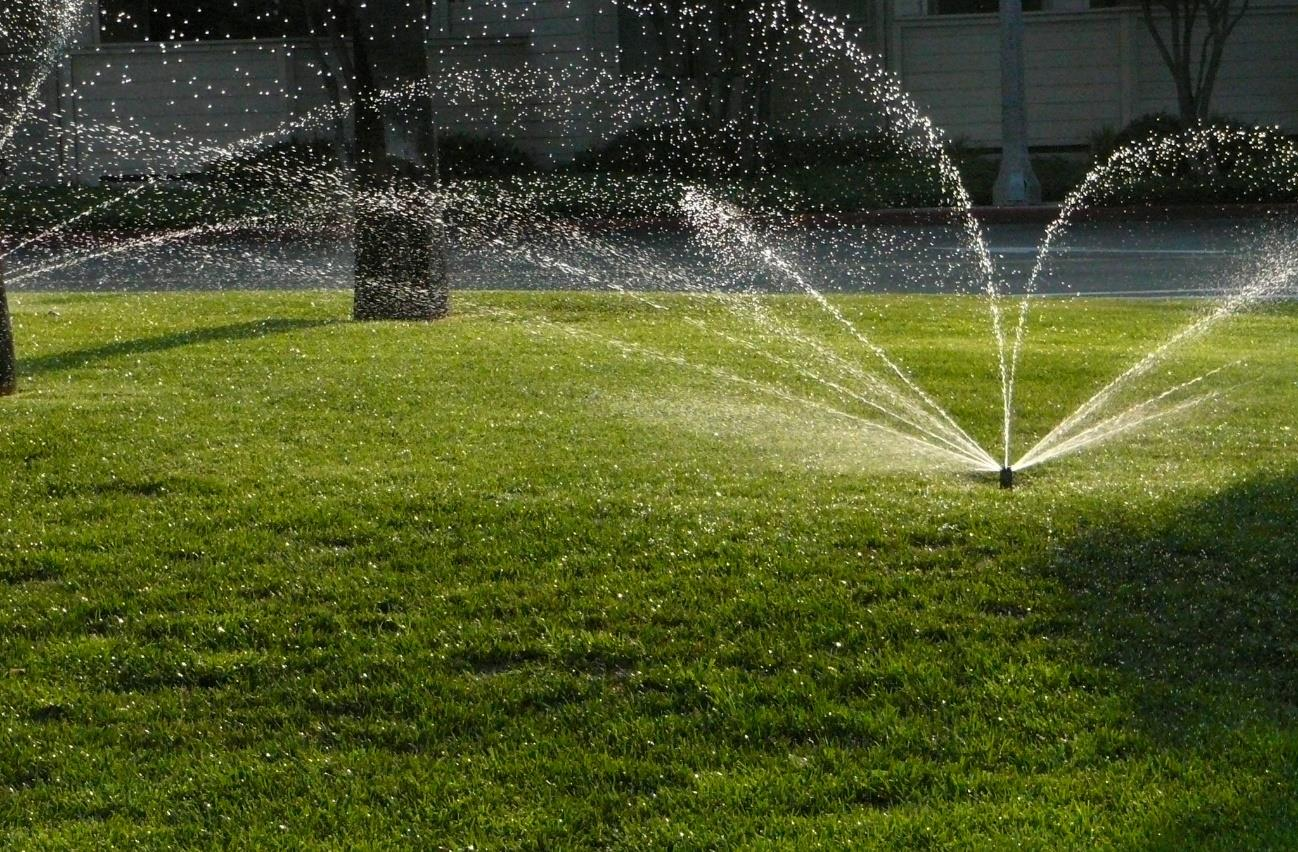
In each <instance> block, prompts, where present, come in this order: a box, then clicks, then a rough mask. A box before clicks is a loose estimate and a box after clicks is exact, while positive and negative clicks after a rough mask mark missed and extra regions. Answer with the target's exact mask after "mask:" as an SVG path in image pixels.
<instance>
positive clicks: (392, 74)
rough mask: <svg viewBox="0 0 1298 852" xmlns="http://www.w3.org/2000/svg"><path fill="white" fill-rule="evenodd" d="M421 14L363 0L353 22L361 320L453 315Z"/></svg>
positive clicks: (401, 3)
mask: <svg viewBox="0 0 1298 852" xmlns="http://www.w3.org/2000/svg"><path fill="white" fill-rule="evenodd" d="M427 37H428V28H427V11H426V10H425V11H421V12H416V11H414V10H413V9H412V7H411V5H410V4H408V3H407V2H406V0H369V2H368V3H367V4H365V6H363V7H361V8H359V9H357V12H356V14H355V16H354V31H353V50H354V57H353V62H354V65H355V73H354V82H355V85H354V87H353V94H352V100H353V104H354V110H355V124H356V153H355V163H356V178H357V180H356V196H355V205H356V209H355V242H356V245H355V254H356V272H355V304H354V309H353V310H354V316H355V318H356V319H357V320H432V319H438V318H440V317H444V316H446V315H447V313H448V312H449V310H450V292H449V290H448V288H447V281H446V277H445V275H444V274H442V273H441V270H442V268H443V263H442V262H441V260H440V258H439V254H440V252H439V250H438V246H437V231H438V226H439V223H440V218H441V217H440V210H439V209H438V206H439V205H438V203H437V202H436V198H435V195H434V193H433V192H432V185H433V184H434V182H435V175H434V174H433V172H432V169H431V168H430V167H429V163H428V149H429V147H430V140H431V139H432V98H431V93H430V92H428V91H426V90H425V89H424V88H422V87H420V86H416V88H415V90H414V91H407V90H405V89H403V87H410V86H412V85H414V84H422V83H424V82H425V81H427V79H428V57H427Z"/></svg>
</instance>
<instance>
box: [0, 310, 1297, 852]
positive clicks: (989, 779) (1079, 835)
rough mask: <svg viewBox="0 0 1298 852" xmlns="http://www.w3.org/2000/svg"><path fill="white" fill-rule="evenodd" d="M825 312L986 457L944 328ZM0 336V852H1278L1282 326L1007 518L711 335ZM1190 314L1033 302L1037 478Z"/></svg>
mask: <svg viewBox="0 0 1298 852" xmlns="http://www.w3.org/2000/svg"><path fill="white" fill-rule="evenodd" d="M842 304H843V305H844V307H845V309H846V310H847V311H848V312H849V313H851V314H852V315H853V316H855V317H857V318H859V319H860V320H861V322H862V323H863V324H864V325H865V326H866V327H868V328H871V329H873V331H874V332H875V333H876V334H877V335H878V337H879V338H880V339H881V340H883V341H884V342H886V343H887V344H889V345H890V346H891V347H893V348H894V349H895V350H896V351H897V352H898V353H899V354H900V355H901V357H902V358H903V360H904V361H905V363H906V364H907V365H908V367H909V368H910V369H911V370H912V371H913V373H914V374H915V375H916V376H917V377H918V378H920V380H921V381H923V382H924V384H925V386H926V387H929V388H931V389H933V390H934V391H935V393H937V394H938V395H939V396H940V397H941V398H942V399H944V400H949V401H950V404H951V408H952V410H953V411H954V412H956V413H957V414H958V415H959V416H960V417H961V419H962V422H963V423H965V424H967V426H968V428H969V430H970V431H971V432H972V433H973V434H975V435H976V436H978V437H979V438H980V439H982V440H984V441H985V442H986V443H990V441H991V438H992V437H993V436H995V434H996V433H997V429H998V421H997V416H998V410H997V407H996V406H997V404H998V400H997V397H996V393H995V384H994V377H995V364H994V358H993V356H992V353H991V350H990V348H989V347H988V345H987V336H986V333H985V329H984V325H983V324H982V323H981V321H980V318H979V317H978V315H977V308H976V306H975V305H973V303H966V302H961V301H959V300H934V299H921V298H913V297H912V298H902V297H888V298H862V299H852V298H848V299H844V300H842ZM14 307H15V312H16V320H17V324H18V333H19V340H20V345H21V346H22V348H23V356H24V358H25V362H24V371H23V389H24V391H23V393H22V395H20V396H18V397H16V398H13V399H9V400H4V401H0V417H2V418H3V423H4V429H3V439H2V440H0V465H2V466H3V468H4V469H5V470H6V471H7V475H6V476H4V477H0V535H2V536H3V550H0V650H2V654H3V656H2V657H0V659H3V665H2V666H0V845H2V846H4V847H5V848H30V847H45V848H49V847H56V848H57V847H63V848H84V847H90V846H94V847H97V848H104V847H107V846H113V845H120V846H127V845H132V844H136V843H143V844H145V845H150V846H158V847H162V846H168V847H175V846H216V845H229V846H239V847H258V848H261V847H271V848H274V847H282V848H300V847H301V846H303V845H308V846H311V845H326V846H329V845H332V846H337V847H342V846H368V845H373V846H393V847H402V846H405V847H414V848H432V847H437V846H446V847H453V848H462V847H466V846H468V845H471V844H472V845H475V846H477V847H478V848H502V847H522V848H537V849H550V848H579V847H591V846H614V847H628V848H656V847H663V846H671V845H676V846H679V847H682V848H688V847H724V846H731V845H758V846H763V845H764V846H790V847H799V848H801V847H816V846H821V847H829V848H834V847H837V848H841V847H857V848H859V847H870V846H876V847H894V848H896V847H946V846H1006V845H1011V844H1023V845H1025V846H1029V847H1049V848H1061V847H1072V848H1092V847H1096V846H1100V847H1113V846H1117V847H1138V848H1146V847H1156V848H1168V849H1181V848H1187V847H1208V848H1222V849H1233V848H1292V847H1293V846H1294V845H1295V844H1298V797H1295V796H1294V795H1293V790H1294V789H1296V788H1298V708H1296V707H1295V695H1296V694H1298V691H1296V690H1295V688H1294V684H1295V683H1296V682H1298V681H1296V680H1295V677H1296V676H1298V627H1295V619H1294V608H1295V605H1296V603H1298V558H1296V557H1295V553H1298V456H1296V455H1295V444H1296V440H1298V435H1296V434H1295V428H1298V427H1296V425H1295V422H1294V411H1295V410H1298V371H1296V370H1295V369H1294V366H1293V354H1294V352H1293V349H1294V344H1295V341H1296V340H1298V310H1296V309H1295V308H1293V307H1292V306H1289V307H1271V308H1267V309H1264V310H1260V311H1257V312H1255V313H1253V314H1250V315H1249V316H1246V317H1243V318H1240V319H1238V320H1236V321H1234V322H1233V323H1232V324H1230V325H1229V326H1227V327H1225V328H1224V329H1223V330H1222V332H1221V333H1220V334H1217V335H1215V336H1212V337H1210V338H1207V339H1205V340H1204V341H1203V342H1201V343H1200V344H1198V345H1196V346H1195V348H1194V349H1193V350H1192V351H1190V352H1188V353H1186V355H1185V357H1184V358H1182V359H1180V360H1178V361H1177V362H1175V363H1173V364H1171V365H1169V366H1168V368H1167V369H1166V370H1164V371H1160V376H1159V380H1160V381H1163V380H1166V381H1172V380H1175V379H1176V378H1178V377H1180V376H1183V375H1185V374H1190V373H1193V372H1195V371H1202V370H1203V369H1207V368H1209V367H1211V366H1214V365H1216V364H1217V363H1219V362H1221V361H1222V360H1228V361H1235V360H1239V359H1243V360H1245V361H1246V362H1247V365H1246V366H1240V367H1238V368H1236V369H1235V370H1234V371H1232V372H1230V373H1228V374H1226V375H1224V376H1223V377H1222V378H1221V381H1220V386H1221V387H1223V388H1229V389H1230V393H1229V394H1228V395H1226V396H1224V397H1223V398H1222V399H1221V400H1220V401H1218V402H1216V403H1215V404H1214V405H1213V406H1211V407H1209V408H1206V409H1203V410H1200V411H1198V412H1196V413H1195V414H1193V415H1192V416H1189V417H1185V418H1182V419H1181V420H1178V421H1175V422H1172V423H1169V424H1166V425H1164V426H1163V427H1161V428H1159V429H1157V430H1154V431H1151V432H1147V433H1142V434H1140V435H1136V436H1132V437H1131V438H1129V439H1127V440H1124V441H1122V442H1119V443H1115V444H1113V445H1111V446H1110V447H1108V448H1104V449H1100V450H1097V451H1094V452H1091V453H1088V454H1084V455H1078V456H1075V457H1072V458H1070V459H1066V460H1063V461H1061V462H1059V463H1057V464H1053V465H1050V466H1046V467H1043V468H1041V469H1039V470H1037V471H1030V472H1028V473H1027V474H1025V475H1024V476H1023V483H1022V487H1020V488H1019V489H1018V490H1016V491H1015V492H1013V493H1009V494H1007V493H1002V492H1000V491H999V490H997V489H996V488H995V486H994V483H993V482H992V481H991V480H990V479H987V478H984V477H976V476H971V475H965V474H961V473H958V472H950V473H930V472H925V471H924V470H923V469H922V465H919V464H917V462H916V460H915V459H914V458H913V457H910V456H909V455H907V454H904V453H894V452H892V451H890V450H889V449H888V448H887V446H886V445H885V444H884V443H882V442H880V441H879V440H878V436H877V435H874V434H871V433H870V432H868V431H867V430H862V429H860V428H859V427H856V426H849V425H845V423H844V422H843V421H842V420H841V419H837V418H836V417H835V416H833V415H831V414H829V413H827V412H826V411H824V410H823V409H810V408H806V407H804V406H799V405H797V404H794V403H791V402H788V401H786V400H781V399H779V398H777V397H773V396H771V395H769V394H764V393H762V392H760V391H758V390H757V389H756V388H755V385H754V384H753V382H757V383H763V382H765V383H773V384H777V385H779V386H781V387H786V388H789V389H792V390H794V391H796V392H797V393H798V394H800V395H808V396H816V395H817V394H819V395H820V396H819V397H818V398H823V399H829V398H830V395H827V394H826V393H825V391H824V389H823V388H821V387H818V386H817V384H816V382H815V381H814V380H813V379H810V378H808V377H805V376H804V377H796V376H792V375H790V374H789V373H788V371H787V370H784V371H782V370H781V368H779V367H778V366H777V365H775V364H772V363H770V362H769V361H765V360H763V359H762V358H760V357H755V356H754V355H753V353H752V351H750V350H745V349H743V348H742V347H739V346H737V345H735V344H733V342H728V341H724V340H721V339H719V338H717V337H715V336H713V335H712V334H711V333H710V332H708V331H706V329H708V328H713V329H718V328H720V329H724V330H726V331H727V333H730V334H732V336H736V337H744V336H745V335H748V334H749V333H750V331H751V328H750V327H749V326H747V325H745V324H744V323H742V322H740V321H738V320H736V319H734V318H733V317H730V316H729V315H727V314H725V313H724V312H719V311H717V310H716V309H714V308H707V307H702V308H690V307H688V306H685V305H677V306H675V307H676V308H677V310H670V311H658V310H655V309H653V308H650V307H647V306H639V307H636V306H632V305H628V304H627V303H626V302H624V301H621V300H618V299H615V298H611V297H595V296H577V295H564V294H548V295H512V296H506V295H497V294H466V295H462V296H459V297H458V298H457V302H456V308H457V315H456V316H455V317H454V318H453V319H451V320H449V321H447V322H444V323H440V324H437V325H433V326H412V325H387V324H374V325H356V324H351V323H347V322H341V321H337V320H339V318H341V317H343V316H345V314H346V310H347V307H348V301H347V298H346V296H345V295H343V294H305V295H273V296H272V295H262V294H217V295H201V296H200V295H169V296H152V295H144V296H129V297H121V296H111V297H104V296H101V297H96V296H52V295H49V296H46V295H42V296H32V295H21V296H19V297H17V298H16V299H15V305H14ZM776 310H780V311H785V312H787V313H788V314H789V315H790V316H793V317H796V318H797V321H798V322H800V323H802V324H803V325H805V326H806V327H807V328H808V329H810V330H813V331H815V332H816V333H818V334H819V335H820V339H825V340H835V341H837V338H836V337H835V335H836V334H837V332H835V331H834V330H833V328H832V327H831V326H829V325H826V324H825V323H823V321H822V320H820V319H818V318H816V317H815V316H814V315H811V314H809V313H808V312H807V311H806V310H805V305H803V304H800V303H798V302H796V301H788V302H786V303H784V304H782V305H778V306H776ZM1194 310H1195V309H1194V307H1193V306H1190V305H1184V304H1179V305H1178V304H1165V303H1118V302H1050V303H1046V304H1044V305H1043V306H1042V313H1041V314H1040V319H1039V321H1038V323H1037V325H1036V329H1035V331H1036V335H1035V337H1034V338H1033V339H1034V341H1035V342H1034V344H1033V346H1032V349H1031V350H1030V351H1029V353H1028V358H1027V360H1026V362H1025V366H1024V372H1023V380H1024V381H1023V385H1022V389H1021V394H1020V398H1021V400H1022V405H1023V411H1022V418H1021V419H1022V427H1023V429H1024V432H1025V439H1029V438H1030V437H1031V436H1033V435H1039V434H1041V433H1042V432H1043V431H1044V430H1045V429H1047V428H1048V427H1049V426H1050V425H1051V423H1052V422H1053V421H1055V420H1057V419H1058V418H1059V417H1060V416H1061V415H1062V414H1063V413H1066V412H1067V410H1069V409H1070V408H1071V407H1073V406H1075V405H1076V404H1077V403H1079V402H1081V401H1082V400H1083V399H1085V398H1086V397H1087V396H1088V395H1089V394H1090V392H1092V391H1093V390H1094V389H1096V388H1097V387H1098V386H1099V385H1101V384H1103V382H1104V381H1106V380H1107V379H1108V378H1110V377H1111V376H1113V375H1115V374H1116V373H1117V372H1118V371H1119V370H1120V369H1121V368H1122V367H1125V366H1126V365H1127V364H1128V363H1129V362H1130V360H1131V359H1132V358H1133V357H1134V356H1135V355H1136V354H1138V353H1141V352H1144V351H1146V350H1147V349H1148V348H1149V347H1150V346H1151V345H1152V344H1153V343H1154V342H1155V341H1158V340H1160V339H1161V338H1162V337H1164V336H1165V335H1166V334H1167V333H1168V332H1169V331H1170V330H1171V329H1172V328H1174V327H1176V326H1177V325H1178V324H1179V323H1181V322H1184V321H1185V320H1186V319H1187V318H1188V317H1189V316H1190V315H1191V314H1192V313H1193V311H1194ZM705 314H706V316H704V315H705ZM689 316H694V317H698V318H702V319H704V322H703V324H702V326H699V325H695V324H692V323H689V322H685V321H683V318H684V317H689ZM613 341H620V343H614V342H613ZM628 343H634V344H635V345H637V346H641V347H646V348H651V349H653V350H654V351H656V352H659V353H662V354H666V355H669V356H672V357H680V358H681V359H683V360H684V361H686V362H688V364H692V365H694V366H681V365H679V364H673V363H671V362H670V361H668V360H662V359H657V358H654V357H646V356H645V355H644V354H643V353H642V352H632V351H628V347H627V344H628ZM763 345H765V346H768V347H772V348H773V350H772V351H780V350H779V349H778V347H779V346H780V345H781V344H777V343H774V342H770V341H767V342H765V343H764V344H763ZM785 354H789V355H790V356H792V355H793V354H794V353H793V352H792V351H790V352H787V353H785ZM806 363H807V364H809V365H810V366H812V367H814V368H815V371H819V372H823V371H824V370H825V369H827V368H826V367H825V366H824V365H823V364H818V363H816V362H815V361H813V360H811V359H807V361H806ZM723 370H724V371H726V373H727V374H732V375H733V376H737V377H740V378H742V379H747V380H750V381H748V382H744V381H739V380H738V379H723V378H718V376H719V375H721V371H723Z"/></svg>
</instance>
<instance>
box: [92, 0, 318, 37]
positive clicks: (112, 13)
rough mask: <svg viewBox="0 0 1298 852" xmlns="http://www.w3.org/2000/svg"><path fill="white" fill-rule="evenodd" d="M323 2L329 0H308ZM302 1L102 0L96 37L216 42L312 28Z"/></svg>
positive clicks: (296, 33) (292, 33)
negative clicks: (98, 33)
mask: <svg viewBox="0 0 1298 852" xmlns="http://www.w3.org/2000/svg"><path fill="white" fill-rule="evenodd" d="M312 2H313V3H314V4H315V5H318V6H321V7H322V10H324V8H323V7H327V6H328V5H330V0H312ZM303 6H304V4H303V3H302V2H300V0H240V2H238V3H232V2H230V0H101V2H100V8H99V28H100V40H101V41H104V42H122V41H219V40H222V39H248V38H283V37H286V36H302V35H306V34H307V33H309V32H310V29H311V28H310V26H309V24H308V23H307V20H306V15H305V14H304V13H303Z"/></svg>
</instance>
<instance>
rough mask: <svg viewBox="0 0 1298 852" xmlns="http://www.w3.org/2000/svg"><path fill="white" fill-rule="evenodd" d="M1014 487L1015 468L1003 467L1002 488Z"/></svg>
mask: <svg viewBox="0 0 1298 852" xmlns="http://www.w3.org/2000/svg"><path fill="white" fill-rule="evenodd" d="M1013 487H1014V468H1012V467H1003V468H1001V488H1004V489H1006V490H1008V489H1010V488H1013Z"/></svg>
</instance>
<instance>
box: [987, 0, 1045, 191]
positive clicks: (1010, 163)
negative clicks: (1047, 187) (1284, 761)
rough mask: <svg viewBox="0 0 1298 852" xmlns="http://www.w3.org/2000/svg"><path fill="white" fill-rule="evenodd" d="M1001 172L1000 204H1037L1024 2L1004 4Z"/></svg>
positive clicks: (1038, 184)
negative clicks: (1031, 154) (1025, 60)
mask: <svg viewBox="0 0 1298 852" xmlns="http://www.w3.org/2000/svg"><path fill="white" fill-rule="evenodd" d="M1000 6H1001V9H1000V24H1001V168H1000V174H998V175H997V177H996V185H995V186H994V187H993V190H992V195H993V196H994V200H995V202H996V203H997V204H1000V205H1006V204H1037V203H1040V201H1041V182H1040V181H1038V180H1037V176H1036V173H1035V172H1033V171H1032V158H1031V157H1029V156H1028V110H1027V84H1026V81H1025V80H1024V73H1023V0H1000Z"/></svg>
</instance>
